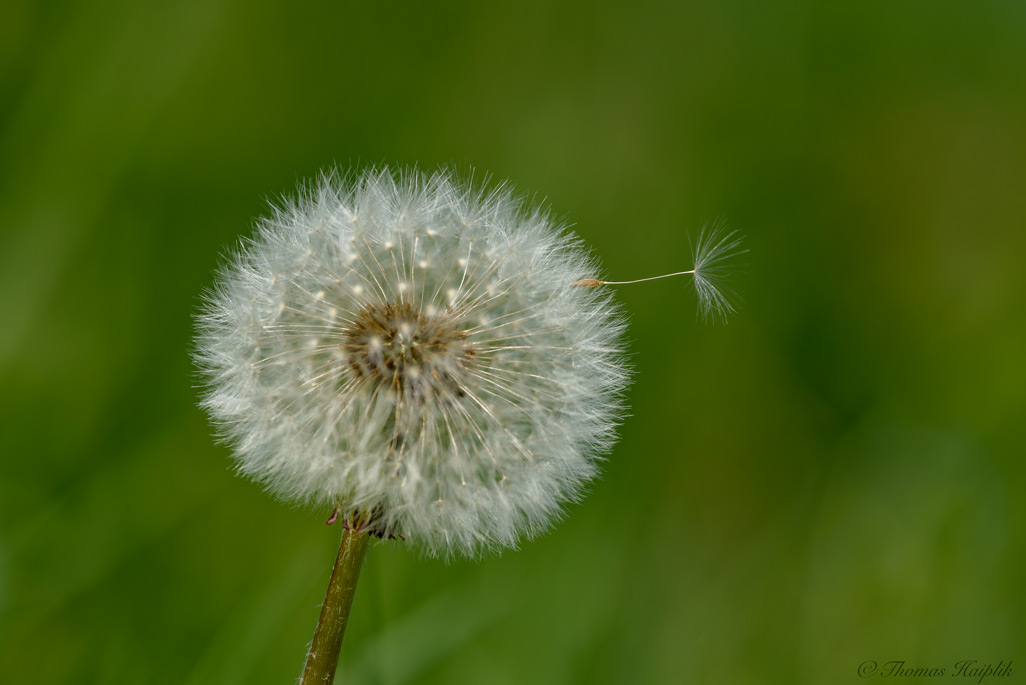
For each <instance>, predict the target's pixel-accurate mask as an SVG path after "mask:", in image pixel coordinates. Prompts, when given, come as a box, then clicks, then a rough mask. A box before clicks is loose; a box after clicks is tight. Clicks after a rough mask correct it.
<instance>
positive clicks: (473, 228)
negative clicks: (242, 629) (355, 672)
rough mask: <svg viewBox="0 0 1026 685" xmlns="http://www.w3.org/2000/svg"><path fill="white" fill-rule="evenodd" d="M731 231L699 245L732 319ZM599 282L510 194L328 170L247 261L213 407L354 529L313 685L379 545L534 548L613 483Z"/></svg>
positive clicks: (208, 308) (276, 485) (239, 459)
mask: <svg viewBox="0 0 1026 685" xmlns="http://www.w3.org/2000/svg"><path fill="white" fill-rule="evenodd" d="M703 236H704V234H703ZM730 238H731V236H729V235H728V236H726V237H723V236H718V234H710V235H709V237H708V238H705V237H700V238H699V241H698V247H697V248H696V250H695V260H696V263H695V269H694V270H693V275H694V282H695V287H696V290H697V291H698V294H699V300H700V302H701V303H702V306H703V307H704V308H705V309H706V310H707V311H710V312H715V313H717V314H722V313H726V312H727V311H730V305H729V303H728V301H727V300H725V299H723V297H722V295H721V293H722V292H723V291H722V286H721V283H720V280H719V279H720V277H721V273H720V272H719V271H717V269H718V268H719V266H721V264H722V260H723V259H724V258H725V256H726V255H728V253H731V252H732V251H733V250H735V249H736V247H737V242H736V241H734V242H731V240H730ZM597 271H598V265H597V263H596V262H595V260H594V259H593V258H592V257H591V256H589V254H588V252H587V251H586V250H585V249H584V247H583V246H582V245H581V243H580V242H579V240H578V239H577V238H576V237H574V236H573V235H572V234H570V233H568V232H567V231H566V230H565V229H563V228H562V227H561V226H559V225H557V224H554V223H553V221H552V220H551V219H550V218H549V217H548V216H547V215H546V214H545V213H544V212H543V211H540V210H538V209H537V208H531V207H529V206H527V205H526V204H525V203H523V202H522V201H520V200H518V199H517V198H516V196H515V195H514V193H513V192H512V190H511V189H510V188H509V187H500V188H499V189H498V190H495V191H492V192H486V191H484V190H481V189H477V188H473V187H468V186H466V185H464V184H461V183H459V182H457V181H455V180H454V179H453V178H452V177H451V176H450V175H448V174H446V173H443V172H439V173H435V174H432V175H430V176H428V175H424V174H421V173H419V172H417V171H412V170H411V171H408V172H405V173H400V174H393V173H391V172H390V171H388V170H372V171H369V172H366V173H363V174H359V175H355V174H353V175H347V176H338V175H335V174H328V175H326V176H324V177H323V178H322V179H321V180H320V182H319V183H317V184H315V185H314V186H312V187H310V188H308V189H306V190H305V191H303V192H302V193H301V196H300V197H299V198H298V199H296V200H286V201H285V203H284V204H283V205H282V206H279V207H277V208H275V209H274V210H273V211H272V213H271V215H270V216H269V217H267V218H265V219H263V220H261V221H260V222H259V225H258V229H257V232H256V235H255V237H253V238H252V239H251V240H249V241H247V242H245V243H244V244H243V245H242V246H241V247H240V248H239V249H238V250H237V251H236V252H235V254H234V255H233V256H232V257H231V259H230V260H229V263H228V265H227V266H226V267H225V268H224V269H223V270H222V272H221V273H220V276H219V279H218V282H217V285H216V288H215V290H214V291H212V292H211V293H210V294H209V295H208V297H207V301H206V304H205V307H204V310H203V312H202V313H201V315H200V317H199V329H200V333H199V336H198V340H197V352H196V358H197V361H198V363H199V365H200V367H201V368H202V370H203V372H204V373H205V375H206V379H207V392H206V395H205V398H204V400H203V405H204V407H205V408H206V409H207V411H208V412H209V413H210V415H211V416H212V418H213V419H214V421H215V422H216V424H217V425H218V427H219V428H220V430H221V433H222V435H223V436H224V437H225V439H226V440H227V441H228V442H229V443H230V444H231V445H232V446H233V449H234V456H235V460H236V464H237V468H238V470H239V471H240V472H241V473H243V474H245V475H247V476H250V477H252V478H254V479H255V480H257V481H259V482H260V483H262V484H263V485H265V486H266V488H267V489H268V490H270V491H271V492H272V493H274V494H275V495H277V496H278V497H280V498H282V499H284V500H287V501H291V502H297V503H303V504H311V505H317V506H323V507H325V508H326V509H328V510H331V511H333V512H334V513H333V515H332V517H331V518H330V519H329V521H328V522H329V523H331V522H332V521H334V520H335V519H336V518H339V519H341V520H342V523H343V526H344V528H345V529H346V530H345V532H344V534H343V542H342V546H341V548H340V551H339V558H338V561H337V562H336V567H335V571H334V572H333V575H332V580H331V582H330V584H329V591H328V597H327V599H326V600H325V604H324V606H323V608H322V614H321V621H320V623H319V624H318V629H317V632H316V633H315V638H314V643H313V646H312V647H311V650H310V654H309V655H308V660H307V669H306V671H304V680H303V682H314V681H315V680H316V681H318V682H320V681H322V680H323V679H324V678H328V679H329V680H330V677H331V674H332V673H333V672H334V668H335V662H336V661H337V657H338V648H339V647H340V645H341V638H342V632H343V631H344V628H345V622H346V620H347V616H348V607H349V604H350V603H351V601H352V590H353V586H355V582H356V577H357V575H358V573H359V568H360V563H361V562H362V559H363V554H364V553H365V549H366V540H367V536H368V535H375V536H377V537H398V538H402V539H404V540H406V541H407V542H408V543H409V544H411V545H413V546H415V547H417V548H419V549H420V550H422V551H423V552H424V553H426V554H428V555H433V556H445V557H451V556H454V555H467V556H475V555H478V554H480V553H481V552H483V551H485V550H489V549H500V548H506V547H515V546H516V545H517V544H518V542H519V541H520V540H521V539H522V538H525V537H530V536H533V535H535V534H537V533H539V532H540V531H543V530H545V529H546V528H547V527H548V526H549V525H550V524H551V523H552V522H553V521H554V520H555V519H556V518H558V517H559V516H560V512H561V508H562V506H563V505H565V504H566V503H567V502H570V501H574V500H576V499H578V498H579V497H580V496H581V495H582V493H583V490H584V488H585V487H586V485H587V484H588V483H589V481H591V480H592V479H593V478H594V477H595V475H596V473H597V462H598V460H599V459H600V458H601V455H602V454H603V452H604V451H606V450H607V449H608V448H609V447H610V445H611V442H612V440H613V439H614V429H615V426H616V424H617V422H618V418H619V416H620V413H621V410H622V401H621V400H622V393H623V390H624V388H625V387H626V383H627V377H628V374H627V369H626V366H625V363H624V349H623V342H622V333H623V330H624V325H625V324H624V319H623V316H622V315H621V313H620V311H619V309H618V307H617V306H616V305H615V304H614V302H613V301H612V299H611V294H610V293H609V292H608V291H605V290H604V289H597V288H594V287H588V288H584V287H574V286H580V285H600V284H606V283H609V284H613V283H614V282H605V281H597V280H596V279H594V278H593V276H594V274H596V273H597ZM592 281H594V283H592ZM333 593H334V594H333Z"/></svg>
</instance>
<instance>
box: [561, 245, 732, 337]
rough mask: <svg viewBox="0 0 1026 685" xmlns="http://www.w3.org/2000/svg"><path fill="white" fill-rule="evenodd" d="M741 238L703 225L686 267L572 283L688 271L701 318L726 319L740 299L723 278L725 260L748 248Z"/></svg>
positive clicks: (582, 284) (598, 282)
mask: <svg viewBox="0 0 1026 685" xmlns="http://www.w3.org/2000/svg"><path fill="white" fill-rule="evenodd" d="M741 240H742V239H741V238H740V237H739V236H737V231H730V232H728V231H726V230H725V229H724V228H723V226H722V225H713V226H712V227H709V228H703V229H702V231H701V233H699V234H698V240H697V241H696V242H694V243H693V244H692V246H691V257H692V262H693V263H694V266H693V267H692V268H691V269H688V270H687V271H675V272H674V273H672V274H662V275H661V276H649V277H648V278H638V279H635V280H633V281H601V280H599V279H597V278H582V279H581V280H579V281H577V282H575V283H574V285H575V286H578V287H582V288H597V287H598V286H600V285H629V284H631V283H644V282H645V281H656V280H659V279H660V278H671V277H673V276H686V275H690V276H691V277H692V279H693V282H694V286H695V294H696V295H697V296H698V313H699V314H700V315H701V316H702V318H703V319H706V320H707V321H708V320H713V321H716V320H722V321H726V320H727V316H728V315H729V314H733V313H734V312H736V311H737V306H736V305H735V302H736V301H737V300H739V299H740V297H739V296H738V294H737V293H736V292H734V290H733V289H731V288H730V287H729V286H728V285H727V284H726V282H725V279H726V276H727V272H728V267H727V262H728V261H729V260H730V259H732V258H734V257H736V256H738V255H741V254H744V253H745V252H748V250H743V249H741Z"/></svg>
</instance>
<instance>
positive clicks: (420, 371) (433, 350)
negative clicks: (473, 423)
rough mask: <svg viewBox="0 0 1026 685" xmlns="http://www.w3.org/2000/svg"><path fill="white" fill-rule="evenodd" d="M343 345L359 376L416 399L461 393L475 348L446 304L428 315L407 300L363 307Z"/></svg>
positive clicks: (350, 364)
mask: <svg viewBox="0 0 1026 685" xmlns="http://www.w3.org/2000/svg"><path fill="white" fill-rule="evenodd" d="M342 347H343V349H344V350H345V352H346V354H347V357H348V360H349V366H350V367H351V368H352V369H353V371H354V372H355V373H356V374H357V375H358V376H359V377H360V378H362V379H364V380H366V381H368V382H370V383H375V384H378V383H380V384H384V385H387V386H389V387H390V388H392V389H393V390H394V391H395V392H397V393H399V394H400V395H403V396H408V397H412V398H415V399H425V398H433V397H439V396H444V395H455V396H462V395H463V385H464V382H465V378H466V373H467V371H468V369H469V367H470V365H471V363H472V361H473V358H474V354H475V350H474V345H473V343H471V342H470V341H469V340H467V333H466V332H465V331H463V330H460V329H459V328H458V327H457V321H456V316H455V315H454V314H453V312H452V311H451V310H450V309H449V308H448V307H446V309H445V310H443V311H442V312H439V313H436V314H431V315H428V314H425V313H422V312H420V311H419V310H418V309H416V308H414V306H413V305H412V304H410V303H408V302H403V303H399V304H393V303H389V304H384V305H379V304H370V305H367V306H366V307H364V308H363V309H361V310H360V311H359V312H358V313H357V315H356V317H355V319H354V321H353V324H352V326H350V327H348V328H347V329H346V330H345V342H343V343H342Z"/></svg>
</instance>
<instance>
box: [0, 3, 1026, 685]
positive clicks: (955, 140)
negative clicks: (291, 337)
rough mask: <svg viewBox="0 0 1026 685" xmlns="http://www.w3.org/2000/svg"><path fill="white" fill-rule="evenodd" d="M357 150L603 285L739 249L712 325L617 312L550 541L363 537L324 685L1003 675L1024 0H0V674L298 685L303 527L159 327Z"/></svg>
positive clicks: (1022, 659) (1023, 560)
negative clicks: (706, 248)
mask: <svg viewBox="0 0 1026 685" xmlns="http://www.w3.org/2000/svg"><path fill="white" fill-rule="evenodd" d="M375 163H378V164H380V163H387V164H391V165H407V164H414V163H416V164H419V165H420V166H422V167H423V168H426V169H432V168H436V167H437V166H438V165H440V164H441V165H449V164H455V165H456V166H458V167H461V168H466V167H474V168H476V169H478V170H479V171H487V172H490V173H492V174H494V175H495V177H497V178H509V179H510V180H512V181H513V183H514V184H516V186H517V187H518V188H519V189H520V190H522V191H524V192H526V193H529V194H531V195H533V196H535V197H537V198H545V199H546V202H547V203H548V204H549V205H550V206H551V207H552V209H553V211H554V212H555V213H556V214H557V215H558V216H562V217H565V218H566V220H567V221H570V222H573V224H574V225H575V230H577V231H578V233H579V234H580V235H581V236H582V237H583V238H584V239H585V240H586V241H587V242H588V243H589V244H591V245H592V246H593V247H594V248H595V250H596V253H597V254H598V255H599V256H600V257H601V258H602V260H603V262H604V264H605V267H606V269H607V273H608V274H609V275H611V276H614V277H619V278H637V277H642V276H648V275H653V274H657V273H663V272H667V271H674V270H678V269H680V268H687V266H688V264H689V262H688V259H689V257H688V239H687V233H688V232H692V233H695V232H696V231H697V229H698V228H699V227H700V226H701V225H702V224H703V221H705V220H707V219H709V218H716V217H725V218H726V219H727V220H729V222H730V224H731V225H732V226H733V227H734V228H737V229H739V230H740V231H742V232H743V233H744V234H745V235H746V236H747V245H748V247H750V249H751V252H750V254H749V255H746V257H745V260H744V261H745V262H746V266H745V267H744V269H743V271H742V272H741V273H739V274H738V275H737V278H736V280H735V283H734V284H735V286H736V287H737V289H738V290H739V291H740V292H741V293H743V295H744V297H745V300H746V302H745V305H744V308H743V310H742V311H741V312H740V313H739V314H738V315H737V316H735V317H733V319H732V320H731V322H730V324H729V325H728V326H726V327H723V326H705V325H702V324H700V323H698V322H696V320H695V319H696V317H695V304H694V298H693V296H692V295H691V294H690V293H689V292H688V290H687V287H686V284H685V283H684V282H683V281H680V282H672V281H662V282H658V283H647V284H644V285H638V286H633V287H629V288H623V289H622V290H621V291H620V297H621V299H622V301H623V303H624V304H625V306H626V308H627V310H629V312H631V317H632V323H631V329H630V338H631V350H632V360H633V364H634V366H635V368H636V371H637V374H636V378H635V382H634V386H633V388H632V390H631V395H630V402H631V405H632V411H631V414H632V415H631V416H630V418H629V419H628V420H627V421H626V423H625V424H624V426H623V429H622V432H621V435H622V437H621V440H620V442H619V444H618V446H617V448H616V450H615V451H614V452H613V453H612V454H611V455H610V457H609V460H608V463H607V465H606V468H605V472H604V475H603V478H602V479H601V480H600V481H599V482H597V483H596V484H595V485H594V487H593V490H592V492H591V494H590V495H589V496H588V497H587V499H586V500H585V501H584V502H582V503H581V504H579V505H575V506H572V507H570V510H569V514H568V517H567V518H566V520H565V521H563V522H561V523H560V524H559V525H558V526H556V527H555V528H554V530H553V531H552V532H551V533H549V534H548V535H546V536H544V537H542V538H540V539H538V540H535V541H532V542H529V543H526V544H524V545H523V548H522V549H521V550H519V551H512V552H507V553H505V554H503V555H501V556H497V557H490V558H487V559H484V560H481V561H477V562H468V561H458V562H455V563H452V564H449V565H446V564H444V563H442V562H439V561H433V560H426V559H421V558H419V557H418V556H417V555H416V554H415V553H413V552H411V551H409V550H407V549H404V548H403V546H402V545H401V544H378V545H376V546H374V547H373V548H372V549H371V551H370V555H369V557H368V561H367V564H366V566H365V567H364V571H363V576H362V578H361V581H360V587H359V590H358V593H357V597H356V604H355V607H354V613H353V616H352V623H351V626H350V629H349V633H348V634H347V639H346V643H345V645H344V648H343V653H342V666H341V670H340V673H341V674H343V675H345V676H347V678H346V679H345V680H344V681H343V679H341V678H340V679H339V682H352V683H380V684H382V685H387V684H395V683H446V684H456V683H513V684H519V683H527V682H531V683H540V684H542V685H545V684H549V683H552V684H556V683H678V682H683V683H727V684H729V683H753V682H754V683H817V684H818V683H845V682H851V683H855V682H861V681H860V680H859V678H858V675H857V673H856V670H857V669H858V667H859V665H860V664H861V663H863V662H865V661H867V660H875V661H877V662H879V663H880V664H881V665H882V664H883V663H884V662H887V661H891V660H905V661H906V662H907V666H909V667H945V668H947V669H949V673H950V669H952V667H953V664H954V663H955V662H957V661H959V660H963V659H977V660H979V661H980V662H981V663H986V662H992V663H995V664H996V663H997V662H998V661H999V660H1004V661H1005V662H1007V661H1008V660H1009V659H1011V660H1013V661H1015V663H1016V664H1017V666H1016V667H1014V668H1018V669H1020V670H1019V671H1018V672H1017V673H1016V674H1015V675H1014V676H1013V677H1011V678H1004V679H998V680H997V681H996V682H1024V680H1023V678H1026V650H1024V645H1026V592H1024V582H1023V578H1024V577H1026V554H1024V550H1026V546H1024V543H1026V504H1024V495H1026V466H1024V463H1023V452H1024V449H1023V445H1024V440H1026V428H1024V426H1026V358H1024V354H1023V350H1024V349H1026V313H1024V302H1026V275H1024V274H1026V268H1024V266H1026V3H1023V2H1019V1H1018V0H1006V1H990V0H981V1H976V2H967V1H962V2H952V1H944V0H940V1H938V0H929V1H926V0H916V1H910V2H895V1H894V0H886V1H884V0H869V1H858V2H856V1H845V2H837V3H827V2H821V3H815V2H807V1H804V0H786V1H784V2H774V3H765V2H757V1H756V0H728V1H723V2H716V3H698V2H679V3H659V2H639V3H634V4H631V5H626V4H624V5H615V4H608V3H601V4H591V3H575V4H561V3H555V4H552V3H531V4H518V3H515V4H510V3H494V4H486V3H472V4H469V3H468V4H457V3H446V4H444V5H438V4H435V3H419V4H416V5H408V6H407V5H404V4H400V3H366V4H361V5H351V4H344V3H324V4H318V5H306V6H292V5H291V4H288V3H278V2H239V1H237V0H213V1H210V0H183V1H182V2H179V3H163V4H157V3H136V2H129V1H128V0H104V1H101V2H88V3H87V2H44V3H40V2H29V1H27V0H6V1H5V3H4V7H3V9H0V293H2V295H0V298H2V300H0V302H2V312H0V321H2V324H0V379H2V389H3V392H2V393H0V412H2V429H0V448H2V461H0V682H3V683H189V684H195V683H222V684H227V683H286V682H293V681H294V679H295V678H296V677H297V676H298V674H299V671H300V668H301V665H302V661H303V656H304V650H305V647H306V644H307V642H308V640H309V639H310V637H311V635H312V630H313V627H314V623H315V621H316V618H317V611H318V605H319V602H320V600H321V598H322V596H323V591H324V587H325V584H326V582H327V576H328V573H329V571H330V566H331V563H332V561H333V559H334V555H335V551H336V546H337V542H338V534H339V530H337V529H336V528H326V527H325V526H324V525H323V521H324V519H325V518H326V516H327V515H328V513H329V512H327V511H302V510H296V509H293V508H291V507H290V506H288V505H284V504H281V503H278V502H276V501H274V500H273V499H272V498H271V497H269V496H267V495H266V494H264V493H263V492H261V490H260V489H259V487H257V486H256V485H254V484H252V483H250V482H248V481H245V480H243V479H241V478H238V477H236V476H235V475H233V473H232V471H231V463H230V460H229V454H228V451H227V450H226V449H225V448H224V447H221V446H217V445H215V444H214V441H213V440H212V439H211V437H210V430H209V427H208V425H207V423H206V419H205V417H204V416H203V415H202V413H201V412H200V411H199V410H198V409H197V408H196V396H197V391H196V388H195V384H196V379H195V377H194V376H193V369H192V365H191V362H190V359H189V356H188V350H189V347H190V344H191V343H190V341H191V338H192V334H193V333H192V316H193V314H194V312H195V311H196V309H197V306H198V303H199V295H200V292H201V291H202V289H203V288H204V287H206V286H209V285H210V284H211V282H212V278H213V276H212V274H213V270H214V269H215V268H216V266H217V264H218V263H219V259H220V255H221V254H222V253H223V250H224V249H225V248H226V247H227V246H230V245H232V244H233V243H234V242H235V241H236V240H237V238H238V236H240V235H244V234H246V233H248V232H249V230H250V228H251V226H252V223H251V222H252V218H253V217H255V216H258V215H260V214H261V213H263V212H264V209H265V206H266V200H267V198H273V197H276V196H279V195H280V194H281V193H288V192H291V191H293V190H294V188H295V186H296V183H297V181H299V180H300V179H303V178H308V177H310V176H312V175H314V174H316V173H317V172H318V170H319V169H322V168H324V167H327V166H330V165H332V164H339V165H342V166H348V165H351V164H356V165H368V164H375ZM1019 664H1021V666H1019ZM901 680H902V681H903V682H937V679H935V678H934V679H931V678H925V679H917V678H902V679H901ZM966 681H967V682H968V681H969V680H968V679H967V680H966ZM972 682H975V679H972ZM991 682H993V681H991Z"/></svg>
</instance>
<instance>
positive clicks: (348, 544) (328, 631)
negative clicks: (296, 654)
mask: <svg viewBox="0 0 1026 685" xmlns="http://www.w3.org/2000/svg"><path fill="white" fill-rule="evenodd" d="M369 537H370V535H369V534H368V533H359V532H353V531H352V530H350V529H349V528H345V529H344V530H343V531H342V544H341V545H339V548H338V557H337V558H336V559H335V568H333V569H332V571H331V580H330V581H329V582H328V592H327V594H325V596H324V604H323V605H321V617H320V618H319V619H318V620H317V630H316V631H315V632H314V638H313V643H312V644H311V645H310V652H309V653H308V654H307V655H306V666H304V667H303V677H302V678H300V680H299V683H300V685H323V684H324V683H329V684H330V683H332V682H334V680H335V669H336V668H337V667H338V654H339V652H340V651H341V650H342V636H343V635H345V632H346V624H347V623H349V609H350V608H351V607H352V606H353V594H354V593H355V592H356V581H357V580H359V578H360V567H361V566H362V565H363V559H364V557H365V556H367V541H368V538H369Z"/></svg>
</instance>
